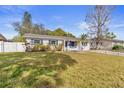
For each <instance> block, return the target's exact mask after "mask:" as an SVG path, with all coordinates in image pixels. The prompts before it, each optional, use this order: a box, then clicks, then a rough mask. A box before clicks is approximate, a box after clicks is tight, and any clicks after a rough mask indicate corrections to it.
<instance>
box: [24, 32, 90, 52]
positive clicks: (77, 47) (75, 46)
mask: <svg viewBox="0 0 124 93" xmlns="http://www.w3.org/2000/svg"><path fill="white" fill-rule="evenodd" d="M24 37H25V39H26V42H27V43H28V44H29V45H32V46H33V45H35V44H42V45H50V46H54V45H56V46H57V45H60V44H62V45H63V49H62V50H63V51H81V50H89V49H90V47H89V45H90V44H88V42H85V43H81V42H79V39H78V38H72V37H64V36H51V35H37V34H30V33H27V34H25V35H24Z"/></svg>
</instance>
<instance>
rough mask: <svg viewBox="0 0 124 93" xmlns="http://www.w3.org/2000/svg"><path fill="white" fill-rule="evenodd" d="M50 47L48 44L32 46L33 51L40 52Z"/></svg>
mask: <svg viewBox="0 0 124 93" xmlns="http://www.w3.org/2000/svg"><path fill="white" fill-rule="evenodd" d="M49 50H50V47H49V46H48V45H40V44H37V45H34V47H33V48H32V51H33V52H40V51H49Z"/></svg>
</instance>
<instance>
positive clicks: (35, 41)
mask: <svg viewBox="0 0 124 93" xmlns="http://www.w3.org/2000/svg"><path fill="white" fill-rule="evenodd" d="M33 41H34V42H33V44H42V43H43V42H42V40H39V39H35V40H33Z"/></svg>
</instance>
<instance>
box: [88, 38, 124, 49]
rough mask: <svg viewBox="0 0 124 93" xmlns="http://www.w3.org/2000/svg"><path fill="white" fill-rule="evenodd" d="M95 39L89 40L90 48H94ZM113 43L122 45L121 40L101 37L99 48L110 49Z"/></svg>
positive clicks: (123, 43) (123, 44)
mask: <svg viewBox="0 0 124 93" xmlns="http://www.w3.org/2000/svg"><path fill="white" fill-rule="evenodd" d="M96 45H97V42H96V39H91V40H90V49H96ZM114 45H121V46H123V47H124V41H123V40H115V39H114V40H111V39H102V40H101V41H100V43H99V46H98V47H99V49H101V50H111V49H112V47H113V46H114Z"/></svg>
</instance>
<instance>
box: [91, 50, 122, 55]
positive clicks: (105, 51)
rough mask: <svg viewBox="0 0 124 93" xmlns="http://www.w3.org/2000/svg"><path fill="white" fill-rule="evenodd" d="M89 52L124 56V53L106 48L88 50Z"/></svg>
mask: <svg viewBox="0 0 124 93" xmlns="http://www.w3.org/2000/svg"><path fill="white" fill-rule="evenodd" d="M90 52H96V53H102V54H108V55H115V56H124V53H121V52H112V51H108V50H90Z"/></svg>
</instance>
